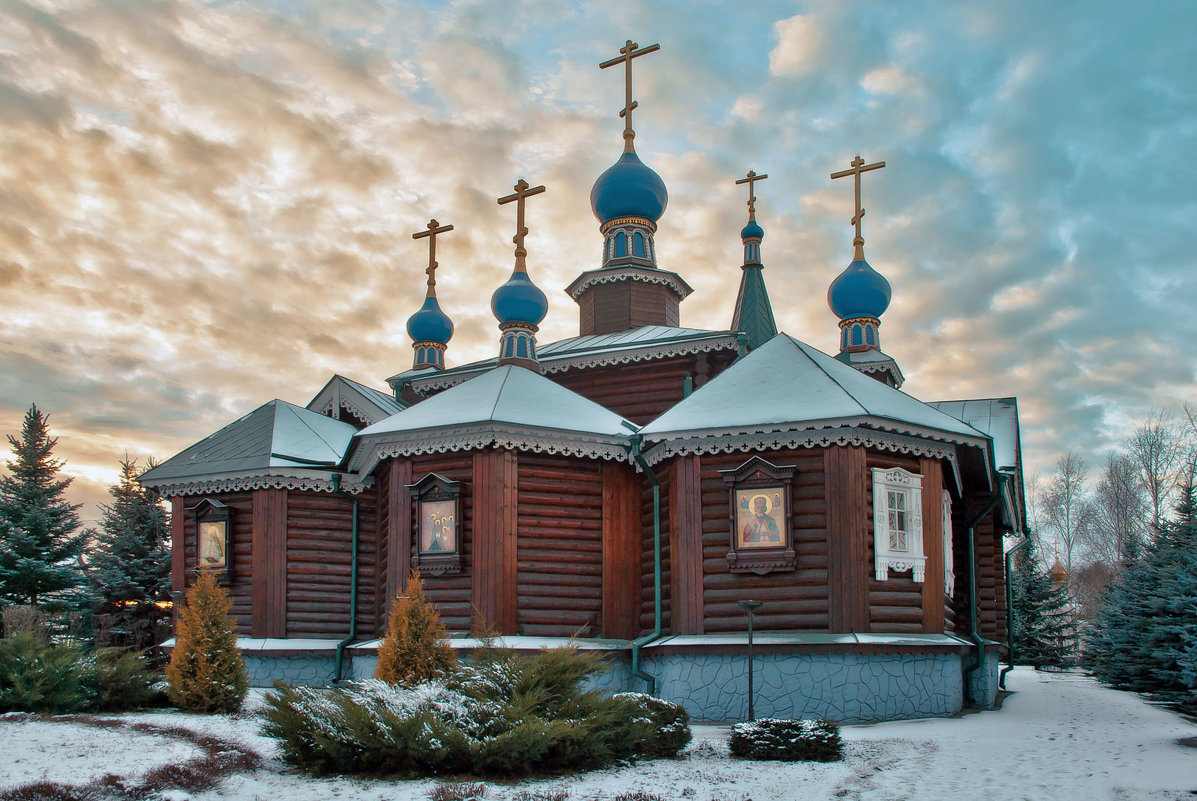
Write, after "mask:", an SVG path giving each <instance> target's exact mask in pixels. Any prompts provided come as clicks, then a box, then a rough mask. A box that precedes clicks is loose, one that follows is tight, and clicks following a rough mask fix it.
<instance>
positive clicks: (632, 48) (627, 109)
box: [599, 39, 661, 151]
mask: <svg viewBox="0 0 1197 801" xmlns="http://www.w3.org/2000/svg"><path fill="white" fill-rule="evenodd" d="M660 49H661V45H659V44H652V45H649V46H648V47H640V45H638V44H636V43H635V42H633V41H632V40H631V39H628V40H627V42H626V43H625V44H624V46H623V47H621V48H619V52H620V55H619V56H617V57H616V58H613V59H611V60H609V61H604V62H603V63H601V64H599V69H600V70H605V69H607V67H614V66H615V65H616V64H623V65H624V101H623V110H622V111H620V112H619V116H621V117H623V120H624V124H623V138H624V150H625V151H630V150H631V149H632V140H633V139H635V138H636V132H635V131H633V130H632V109H635V108H637V107H639V105H640V104H639V103H637V102H636V101H635V100H633V99H632V59H634V58H637V57H639V56H644V55H648V54H649V53H654V52H656V51H657V50H660Z"/></svg>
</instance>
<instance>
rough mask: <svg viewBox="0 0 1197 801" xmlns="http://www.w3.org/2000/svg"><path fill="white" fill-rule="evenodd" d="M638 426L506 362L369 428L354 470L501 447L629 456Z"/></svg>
mask: <svg viewBox="0 0 1197 801" xmlns="http://www.w3.org/2000/svg"><path fill="white" fill-rule="evenodd" d="M635 430H636V427H635V425H634V424H632V423H631V422H630V421H628V420H626V419H624V418H623V417H621V416H619V415H618V414H615V413H614V412H612V411H610V410H609V409H606V408H604V407H602V406H600V405H599V404H597V403H595V402H594V401H591V400H589V399H587V398H584V397H582V396H581V395H579V394H577V393H576V392H573V391H572V390H569V389H566V388H565V387H563V386H561V385H560V384H557V383H555V382H553V381H551V380H549V379H547V378H545V377H544V376H542V375H539V374H538V373H534V372H532V371H531V370H528V369H526V368H523V367H520V366H517V365H510V364H509V365H504V366H502V367H498V368H495V369H492V370H489V371H487V372H485V373H482V374H481V375H478V376H476V377H472V378H470V379H469V380H467V381H464V382H463V383H461V384H458V385H456V386H454V387H451V388H450V389H447V390H445V391H444V392H442V393H440V394H438V395H435V396H433V397H432V398H429V399H428V400H426V401H423V402H421V403H418V404H416V405H415V406H411V407H409V408H407V409H404V410H403V411H401V412H399V413H398V414H395V415H392V416H391V417H389V418H387V419H386V420H383V421H382V422H379V423H375V424H374V425H372V426H369V427H367V428H365V429H363V430H362V431H361V432H359V433H358V435H357V437H358V440H359V442H360V443H361V447H359V448H358V451H357V453H356V454H355V455H354V456H353V459H352V460H351V462H350V465H349V467H350V469H351V470H353V471H354V472H357V473H359V474H361V475H364V474H366V473H368V472H369V471H371V470H373V469H374V465H376V464H377V463H378V461H379V460H380V459H383V458H386V457H388V456H398V455H409V454H415V453H436V452H444V451H460V450H467V449H471V448H481V447H487V446H490V445H496V446H499V447H506V448H518V449H521V450H534V451H544V452H548V453H562V454H571V455H575V456H589V457H596V458H603V459H618V460H624V459H627V458H628V456H627V448H628V444H629V441H630V440H629V435H630V434H631V433H633V432H634V431H635Z"/></svg>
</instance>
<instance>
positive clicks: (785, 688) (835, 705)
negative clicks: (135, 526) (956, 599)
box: [239, 634, 998, 723]
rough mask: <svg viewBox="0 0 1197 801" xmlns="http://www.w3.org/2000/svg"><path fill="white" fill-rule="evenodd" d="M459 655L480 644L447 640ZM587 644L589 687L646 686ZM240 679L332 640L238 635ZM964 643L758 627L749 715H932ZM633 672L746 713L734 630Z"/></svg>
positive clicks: (720, 714) (347, 672)
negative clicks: (594, 654) (593, 670)
mask: <svg viewBox="0 0 1197 801" xmlns="http://www.w3.org/2000/svg"><path fill="white" fill-rule="evenodd" d="M568 643H569V641H567V640H564V639H553V638H535V637H505V638H502V639H501V641H500V642H498V643H495V644H497V645H503V646H506V647H509V648H512V649H514V650H517V651H535V650H537V649H539V648H542V647H560V646H563V645H566V644H568ZM450 644H451V645H452V646H453V648H454V649H455V650H457V652H458V654H459V656H461V657H464V658H468V656H469V652H470V651H471V650H473V649H474V648H476V647H478V646H479V645H480V643H478V642H477V641H474V640H467V639H454V640H452V641H451V643H450ZM572 644H573V645H575V646H577V647H579V648H581V649H583V650H597V651H601V652H603V654H604V657H605V658H606V659H607V660H608V661H609V662H610V664H611V670H609V671H608V672H606V673H604V674H602V675H601V676H600V677H598V678H597V679H596V681H595V682H594V684H593V686H594V687H595V688H597V689H602V690H609V691H611V692H625V691H632V692H646V691H647V686H646V682H644V681H643V680H641V679H639V678H637V677H636V676H634V675H632V672H631V643H629V642H626V641H622V640H621V641H611V640H606V641H604V640H584V641H573V643H572ZM239 645H240V646H241V647H242V650H243V651H244V653H245V657H246V664H247V666H248V667H249V672H250V684H251V686H255V687H268V686H270V684H271V683H272V682H273V681H275V680H276V679H281V680H282V681H285V682H287V683H289V684H308V685H313V686H328V685H329V684H330V683H331V682H332V678H333V676H334V675H335V673H336V643H335V642H333V641H327V642H326V641H305V643H304V645H306V646H307V647H306V648H302V649H300V648H297V647H296V646H297V645H299V641H287V640H242V641H241V642H239ZM972 659H973V650H972V647H971V646H969V644H968V643H966V642H964V641H963V640H960V639H958V638H956V637H952V636H950V635H944V634H910V635H883V634H859V635H856V634H761V635H758V636H757V637H756V638H755V639H754V654H753V660H752V666H753V676H754V684H755V699H754V702H753V703H754V712H755V714H756V717H758V718H762V717H777V718H828V719H831V720H835V721H839V722H841V723H865V722H871V721H880V720H903V719H908V718H921V717H937V716H946V715H953V714H956V713H957V712H959V711H960V710H961V708H962V707H963V706H964V702H965V698H964V682H965V678H964V668H965V667H966V666H967V665H968V664H970V663H971V661H972ZM377 664H378V642H377V641H373V642H368V643H360V644H358V645H354V646H352V647H350V648H347V649H346V651H345V657H344V664H343V676H344V677H345V678H347V679H366V678H371V677H372V676H373V675H374V669H375V667H376V666H377ZM640 664H641V669H642V670H643V671H644V672H645V673H647V674H648V675H650V676H652V677H653V678H654V679H655V682H656V694H657V695H658V696H659V697H661V698H664V699H666V700H669V701H673V702H675V703H680V704H682V705H683V706H684V707H685V708H686V711H688V712H689V713H690V716H691V718H692V719H693V720H695V721H696V722H698V721H701V722H731V721H741V720H746V719H747V717H748V655H747V640H746V638H745V636H744V635H742V634H740V635H725V636H708V637H703V636H694V637H666V638H663V639H661V640H658V641H656V642H653V643H650V644H648V645H646V646H645V647H644V648H643V649H642V650H641V653H640ZM997 669H998V651H997V648H996V647H990V648H988V649H987V651H986V657H985V662H984V664H983V665H982V667H981V668H980V669H979V670H976V671H973V672H972V674H971V675H970V676H969V679H968V680H969V683H970V690H971V691H972V692H974V693H978V694H979V695H978V697H979V698H980V699H981V700H982V701H983V702H984V703H983V704H982V705H983V706H992V705H993V702H994V699H995V697H996V692H997V677H998V670H997Z"/></svg>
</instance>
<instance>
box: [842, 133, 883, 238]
mask: <svg viewBox="0 0 1197 801" xmlns="http://www.w3.org/2000/svg"><path fill="white" fill-rule="evenodd" d="M848 163H849V164H851V165H852V169H850V170H841V171H839V172H833V173H832V174H831V177H832V178H846V177H847V176H849V175H853V176H856V215H855V216H854V217H853V218H852V219H851V220H850V222H851V223H852V224H853V225H855V226H856V239H854V240H852V244H854V245H856V244H857V243H859V244H860V245H863V244H864V238H863V237H862V236H861V235H860V219H861V218H862V217H864V215H865V210H864V209H863V208H861V205H860V174H861V173H862V172H868V171H869V170H879V169H881V168H882V167H884V166H885V162H884V161H878V162H877V163H876V164H865V163H864V159H862V158H861V157H860V156H859V155H858V156H857V157H856V158H854V159H852V161H850V162H848ZM860 258H863V256H862V257H860Z"/></svg>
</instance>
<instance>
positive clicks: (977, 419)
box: [927, 398, 1022, 470]
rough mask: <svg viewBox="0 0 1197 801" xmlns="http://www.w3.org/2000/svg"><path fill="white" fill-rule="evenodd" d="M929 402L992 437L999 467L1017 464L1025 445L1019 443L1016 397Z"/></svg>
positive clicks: (1015, 466) (1016, 466)
mask: <svg viewBox="0 0 1197 801" xmlns="http://www.w3.org/2000/svg"><path fill="white" fill-rule="evenodd" d="M927 405H928V406H934V407H935V408H936V409H939V410H940V411H941V412H943V413H945V414H950V415H951V416H952V417H955V418H956V419H958V420H963V421H964V422H966V423H968V424H969V425H970V426H972V427H973V428H975V429H977V430H978V431H983V432H985V433H986V434H988V435H989V436H991V437H993V459H994V462H996V463H997V467H998V469H1000V470H1014V469H1017V468H1018V466H1019V456H1018V455H1019V453H1020V452H1021V449H1022V446H1021V444H1020V443H1019V433H1018V399H1017V398H978V399H975V400H950V401H929V402H928V403H927Z"/></svg>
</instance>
